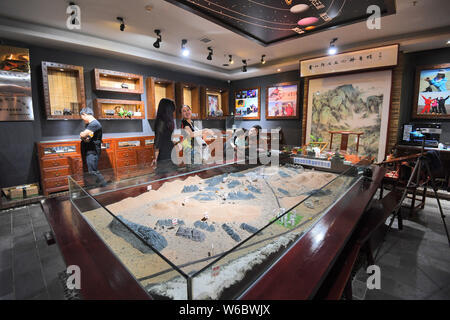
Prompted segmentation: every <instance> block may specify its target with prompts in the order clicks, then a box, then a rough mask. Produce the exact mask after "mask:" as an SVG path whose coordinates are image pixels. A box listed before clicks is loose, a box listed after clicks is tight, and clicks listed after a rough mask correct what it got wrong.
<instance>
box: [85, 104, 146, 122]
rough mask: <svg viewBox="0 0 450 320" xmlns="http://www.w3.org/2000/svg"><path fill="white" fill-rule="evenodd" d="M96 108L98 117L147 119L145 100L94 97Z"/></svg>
mask: <svg viewBox="0 0 450 320" xmlns="http://www.w3.org/2000/svg"><path fill="white" fill-rule="evenodd" d="M94 108H95V109H94V113H95V116H96V118H97V119H119V120H123V119H145V111H144V102H143V101H135V100H115V99H94Z"/></svg>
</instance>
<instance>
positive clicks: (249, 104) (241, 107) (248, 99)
mask: <svg viewBox="0 0 450 320" xmlns="http://www.w3.org/2000/svg"><path fill="white" fill-rule="evenodd" d="M260 91H261V90H260V88H252V89H244V90H238V91H236V92H235V93H234V101H235V104H234V106H235V117H237V118H239V119H242V120H259V119H260V101H261V99H260V94H261V92H260Z"/></svg>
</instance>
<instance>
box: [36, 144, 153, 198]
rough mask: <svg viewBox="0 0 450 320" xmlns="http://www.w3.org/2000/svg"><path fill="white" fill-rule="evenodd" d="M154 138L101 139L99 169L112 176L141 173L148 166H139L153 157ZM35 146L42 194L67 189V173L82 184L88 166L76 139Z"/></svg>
mask: <svg viewBox="0 0 450 320" xmlns="http://www.w3.org/2000/svg"><path fill="white" fill-rule="evenodd" d="M153 141H154V137H153V136H141V137H127V138H106V139H103V141H102V152H101V154H100V158H99V161H98V168H99V170H105V174H107V175H108V177H109V178H111V179H113V180H114V179H115V177H116V178H119V179H124V178H129V177H135V176H138V175H141V174H144V173H145V172H147V170H141V169H146V167H147V165H149V163H151V161H152V160H153V157H154V151H153ZM37 149H38V158H39V165H40V170H41V187H42V190H43V192H44V195H46V196H47V195H48V194H49V193H52V192H59V191H65V190H68V189H69V187H68V176H74V179H75V180H77V182H79V183H80V184H81V185H82V183H83V172H84V171H87V166H86V164H85V161H84V159H83V158H82V154H81V143H80V141H79V140H78V141H60V142H58V141H55V142H43V143H38V144H37ZM142 164H144V165H142ZM138 165H139V168H140V169H139V170H138V169H137V168H138ZM111 173H112V175H111ZM114 176H115V177H114Z"/></svg>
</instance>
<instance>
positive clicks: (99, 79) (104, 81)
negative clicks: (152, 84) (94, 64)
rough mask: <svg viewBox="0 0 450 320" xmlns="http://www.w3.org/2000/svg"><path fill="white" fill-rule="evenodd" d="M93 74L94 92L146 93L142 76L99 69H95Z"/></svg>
mask: <svg viewBox="0 0 450 320" xmlns="http://www.w3.org/2000/svg"><path fill="white" fill-rule="evenodd" d="M93 73H94V76H93V78H92V79H93V85H94V90H99V91H112V92H120V93H135V94H142V93H144V77H143V76H142V75H139V74H133V73H125V72H119V71H111V70H104V69H97V68H95V69H94V71H93Z"/></svg>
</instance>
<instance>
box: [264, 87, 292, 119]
mask: <svg viewBox="0 0 450 320" xmlns="http://www.w3.org/2000/svg"><path fill="white" fill-rule="evenodd" d="M298 87H299V85H298V82H285V83H279V84H275V85H273V86H270V87H268V88H267V89H266V119H298V118H299V110H298Z"/></svg>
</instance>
